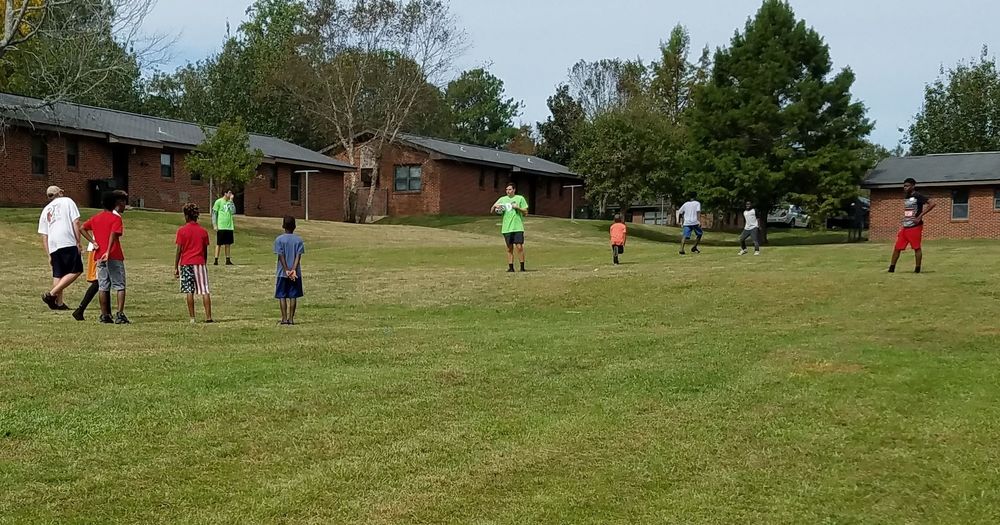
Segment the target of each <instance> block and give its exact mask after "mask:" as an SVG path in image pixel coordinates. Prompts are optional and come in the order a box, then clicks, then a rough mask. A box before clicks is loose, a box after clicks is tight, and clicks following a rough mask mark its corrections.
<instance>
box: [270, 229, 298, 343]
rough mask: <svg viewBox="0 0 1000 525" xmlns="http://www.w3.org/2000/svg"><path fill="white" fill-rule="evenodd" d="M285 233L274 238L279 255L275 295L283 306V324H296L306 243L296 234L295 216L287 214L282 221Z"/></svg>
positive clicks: (275, 248) (276, 251)
mask: <svg viewBox="0 0 1000 525" xmlns="http://www.w3.org/2000/svg"><path fill="white" fill-rule="evenodd" d="M281 226H282V228H283V229H284V230H285V233H283V234H281V235H279V236H278V238H277V239H275V240H274V253H275V255H277V256H278V268H277V280H276V282H275V285H274V297H275V298H276V299H277V300H278V304H279V305H280V306H281V323H279V324H282V325H293V324H295V307H296V306H297V305H298V299H299V297H302V295H303V294H302V267H301V266H300V264H299V263H300V262H301V261H302V254H304V253H306V245H305V243H304V242H303V241H302V237H299V236H298V235H295V217H292V216H290V215H286V216H285V218H284V219H283V220H282V223H281Z"/></svg>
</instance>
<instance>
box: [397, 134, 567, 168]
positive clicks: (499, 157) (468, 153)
mask: <svg viewBox="0 0 1000 525" xmlns="http://www.w3.org/2000/svg"><path fill="white" fill-rule="evenodd" d="M399 140H400V141H401V142H405V143H409V144H411V145H413V146H416V147H418V148H422V149H425V150H430V151H434V152H436V153H439V154H441V155H444V156H446V157H448V158H451V159H454V160H460V161H465V162H471V163H473V164H487V165H490V166H504V167H508V168H510V169H512V170H514V171H522V172H527V173H535V174H539V175H549V176H563V177H573V178H580V176H579V175H577V174H576V173H573V172H572V171H571V170H570V169H569V168H567V167H566V166H563V165H562V164H556V163H555V162H550V161H547V160H545V159H542V158H539V157H534V156H531V155H521V154H518V153H510V152H508V151H500V150H495V149H490V148H485V147H482V146H473V145H471V144H460V143H458V142H450V141H447V140H441V139H434V138H430V137H421V136H418V135H410V134H406V133H403V134H400V135H399Z"/></svg>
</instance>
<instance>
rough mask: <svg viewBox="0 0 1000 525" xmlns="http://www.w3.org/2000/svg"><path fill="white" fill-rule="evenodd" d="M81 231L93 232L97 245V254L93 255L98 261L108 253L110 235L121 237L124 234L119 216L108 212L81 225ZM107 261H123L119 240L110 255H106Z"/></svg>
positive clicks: (99, 214)
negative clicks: (114, 234)
mask: <svg viewBox="0 0 1000 525" xmlns="http://www.w3.org/2000/svg"><path fill="white" fill-rule="evenodd" d="M83 229H84V230H87V231H90V232H93V236H94V241H95V242H96V243H97V253H96V254H95V255H94V257H96V258H97V259H98V260H100V259H101V258H103V257H104V254H105V253H108V241H109V240H110V239H111V234H112V233H117V234H119V235H123V234H124V233H125V225H124V223H123V222H122V218H121V216H119V215H116V214H114V213H111V212H110V211H102V212H101V213H98V214H97V215H94V216H93V217H91V218H90V220H89V221H87V222H85V223H83ZM108 259H110V260H112V261H124V260H125V254H124V253H123V252H122V243H121V239H119V240H118V242H116V243H115V245H114V247H113V248H111V253H110V254H109V255H108Z"/></svg>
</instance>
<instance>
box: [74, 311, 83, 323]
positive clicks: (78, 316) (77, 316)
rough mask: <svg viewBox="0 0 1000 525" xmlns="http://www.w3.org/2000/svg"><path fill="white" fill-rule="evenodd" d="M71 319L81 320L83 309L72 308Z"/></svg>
mask: <svg viewBox="0 0 1000 525" xmlns="http://www.w3.org/2000/svg"><path fill="white" fill-rule="evenodd" d="M73 319H76V320H77V321H83V311H82V310H80V309H79V308H77V309H76V310H73Z"/></svg>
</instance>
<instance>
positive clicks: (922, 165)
mask: <svg viewBox="0 0 1000 525" xmlns="http://www.w3.org/2000/svg"><path fill="white" fill-rule="evenodd" d="M910 177H912V178H913V179H914V180H915V181H917V184H918V185H924V186H969V185H974V184H984V183H987V184H990V183H996V182H998V181H1000V152H985V153H950V154H942V155H923V156H914V157H889V158H887V159H883V160H882V161H881V162H879V163H878V164H877V165H876V166H875V168H873V169H872V170H871V171H870V172H868V175H867V176H866V177H865V180H864V182H862V183H861V186H862V187H864V188H885V187H897V186H899V185H901V184H903V181H904V180H906V179H907V178H910Z"/></svg>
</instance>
